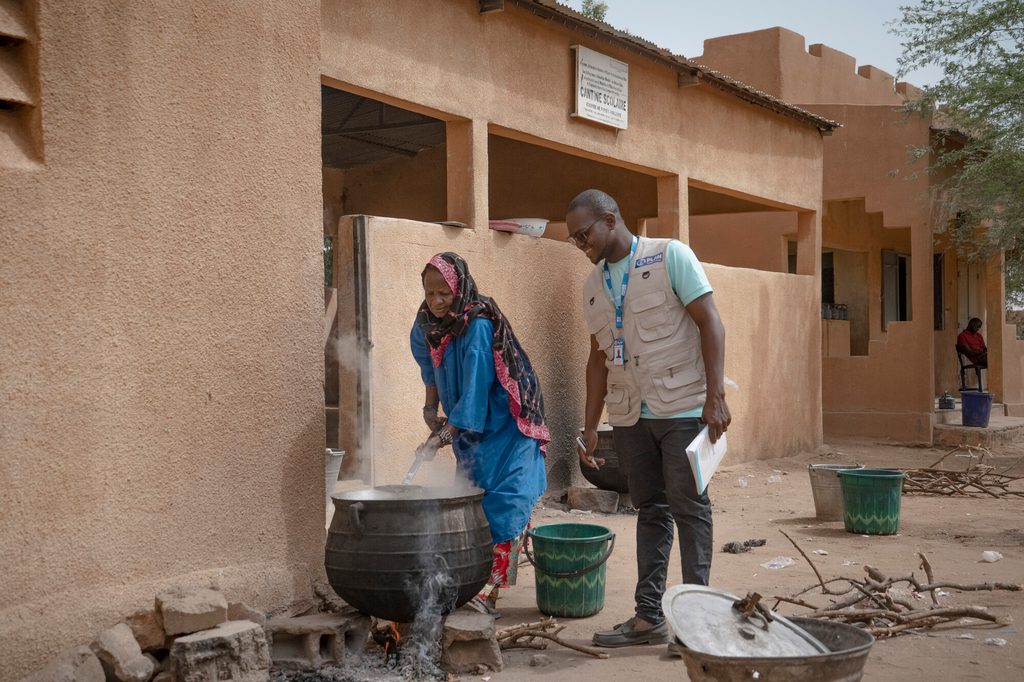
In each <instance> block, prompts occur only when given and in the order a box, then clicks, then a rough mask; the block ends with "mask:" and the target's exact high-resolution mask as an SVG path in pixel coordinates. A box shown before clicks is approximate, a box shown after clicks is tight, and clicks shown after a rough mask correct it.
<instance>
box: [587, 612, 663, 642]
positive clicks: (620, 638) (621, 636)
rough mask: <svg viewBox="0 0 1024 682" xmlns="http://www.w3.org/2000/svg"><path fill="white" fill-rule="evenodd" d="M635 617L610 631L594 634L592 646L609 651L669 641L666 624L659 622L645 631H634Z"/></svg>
mask: <svg viewBox="0 0 1024 682" xmlns="http://www.w3.org/2000/svg"><path fill="white" fill-rule="evenodd" d="M635 625H636V616H633V617H632V618H630V619H629V620H627V621H626V622H625V623H619V624H618V625H616V626H615V627H614V628H612V629H611V630H605V631H604V632H595V633H594V640H593V642H594V645H595V646H603V647H607V648H609V649H616V648H618V647H623V646H634V645H636V644H665V643H666V642H668V640H669V634H668V623H667V622H665V621H661V622H660V623H659V624H657V625H655V626H654V627H652V628H649V629H647V630H635V629H634V626H635Z"/></svg>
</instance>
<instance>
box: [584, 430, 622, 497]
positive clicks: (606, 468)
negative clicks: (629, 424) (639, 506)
mask: <svg viewBox="0 0 1024 682" xmlns="http://www.w3.org/2000/svg"><path fill="white" fill-rule="evenodd" d="M580 433H581V434H582V433H583V429H580ZM594 457H596V458H597V459H603V460H604V464H602V465H601V468H600V469H591V468H590V467H588V466H584V465H583V464H582V462H581V463H580V471H581V472H583V478H585V479H587V480H588V481H590V483H591V484H592V485H594V486H595V487H598V488H600V489H601V490H613V491H615V492H617V493H623V494H626V493H629V481H628V480H627V479H626V472H625V471H623V470H622V469H620V468H619V456H618V454H616V452H615V444H614V443H612V427H611V426H609V425H608V424H601V425H600V426H598V427H597V450H596V451H595V452H594Z"/></svg>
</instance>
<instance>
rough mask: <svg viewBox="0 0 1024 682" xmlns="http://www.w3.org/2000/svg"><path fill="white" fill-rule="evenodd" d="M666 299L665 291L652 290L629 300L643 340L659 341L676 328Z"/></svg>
mask: <svg viewBox="0 0 1024 682" xmlns="http://www.w3.org/2000/svg"><path fill="white" fill-rule="evenodd" d="M666 300H667V296H666V294H665V292H664V291H652V292H650V293H647V294H644V295H643V296H638V297H637V298H635V299H633V300H632V301H630V302H629V311H630V313H631V314H632V315H633V319H634V321H635V322H636V331H637V334H639V336H640V338H641V340H643V341H657V340H658V339H663V338H665V337H666V336H669V335H670V334H672V332H674V331H675V330H676V326H677V325H676V324H673V323H672V319H673V316H670V315H669V310H668V308H667V306H666V305H665V302H666ZM676 321H677V322H678V318H677V320H676Z"/></svg>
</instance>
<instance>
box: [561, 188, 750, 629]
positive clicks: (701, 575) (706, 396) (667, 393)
mask: <svg viewBox="0 0 1024 682" xmlns="http://www.w3.org/2000/svg"><path fill="white" fill-rule="evenodd" d="M566 224H567V226H568V229H569V241H570V242H572V243H573V244H575V245H576V246H577V247H578V248H579V249H580V250H581V251H583V252H584V253H585V254H586V256H587V258H589V259H590V262H591V263H593V264H594V269H593V270H592V271H591V273H590V275H589V277H588V278H587V280H586V282H585V283H584V285H583V312H584V317H585V318H586V322H587V328H588V329H589V331H590V356H589V359H588V360H587V404H586V415H585V427H584V435H583V438H584V442H585V443H586V451H585V452H584V451H582V449H581V450H580V453H579V454H580V459H581V461H582V462H583V465H584V466H588V467H591V468H593V467H595V466H598V465H600V464H602V463H603V462H602V461H601V460H596V461H595V459H594V449H595V448H596V447H597V427H598V422H599V421H600V419H601V414H602V411H603V409H604V408H607V411H608V422H609V423H610V424H611V425H612V427H613V440H614V443H615V451H616V453H617V454H618V456H619V462H620V463H621V466H622V467H623V468H624V470H625V472H626V475H627V477H628V478H629V493H630V497H631V499H632V501H633V504H634V505H635V506H636V507H637V509H638V515H637V523H636V544H637V548H636V555H637V575H638V580H637V586H636V614H635V615H634V616H633V617H632V618H630V619H629V620H627V621H626V622H624V623H620V624H619V625H616V626H615V627H614V628H613V629H611V630H608V631H605V632H598V633H595V634H594V644H596V645H598V646H605V647H622V646H631V645H634V644H658V643H664V642H667V641H669V631H668V625H667V624H666V623H665V616H664V614H663V613H662V610H661V597H662V594H663V593H664V592H665V583H666V579H667V575H666V574H667V571H668V562H669V555H670V553H671V551H672V542H673V521H674V522H675V526H677V527H678V529H679V545H680V553H681V557H682V565H683V582H684V583H694V584H700V585H707V584H708V576H709V573H710V570H711V553H712V523H711V503H710V501H709V499H708V496H707V492H706V491H705V492H704V493H698V492H697V489H696V485H695V483H694V479H693V473H692V471H691V470H690V464H689V460H688V459H687V457H686V446H687V445H689V443H690V442H691V441H692V440H693V439H694V437H696V436H697V434H698V433H700V430H701V429H702V428H703V426H704V425H705V424H706V425H707V426H708V431H709V435H710V437H711V440H712V442H714V441H716V440H718V438H720V437H721V435H722V434H723V433H724V432H725V430H726V429H727V428H728V426H729V422H730V421H731V417H730V415H729V407H728V406H727V405H726V402H725V386H724V377H725V374H724V365H725V329H724V328H723V327H722V321H721V319H720V318H719V316H718V309H717V308H716V307H715V303H714V300H713V298H712V292H711V285H710V284H709V283H708V279H707V276H706V275H705V274H704V269H703V267H701V264H700V262H699V261H698V260H697V257H696V256H695V255H694V253H693V251H692V250H691V249H690V248H689V247H688V246H686V245H685V244H683V243H681V242H679V241H676V240H673V239H648V238H646V237H639V238H638V237H635V236H633V234H632V233H631V232H630V231H629V228H627V227H626V224H625V223H624V222H623V221H622V215H621V214H620V212H619V207H618V204H616V203H615V200H614V199H612V198H611V197H610V196H608V195H607V194H605V193H604V192H602V191H600V190H596V189H588V190H586V191H585V192H582V193H581V194H579V195H578V196H577V197H576V198H575V199H573V200H572V203H570V204H569V210H568V213H567V215H566Z"/></svg>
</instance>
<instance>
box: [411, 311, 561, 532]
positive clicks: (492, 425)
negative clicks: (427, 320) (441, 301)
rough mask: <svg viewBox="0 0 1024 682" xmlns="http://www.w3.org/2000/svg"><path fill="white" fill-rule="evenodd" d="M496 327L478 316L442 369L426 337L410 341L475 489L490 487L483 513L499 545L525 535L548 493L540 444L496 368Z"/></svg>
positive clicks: (415, 334) (417, 333) (415, 333)
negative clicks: (520, 421)
mask: <svg viewBox="0 0 1024 682" xmlns="http://www.w3.org/2000/svg"><path fill="white" fill-rule="evenodd" d="M493 337H494V326H493V325H492V324H491V321H490V320H488V319H487V318H484V317H477V318H475V319H474V320H473V321H472V322H470V324H469V328H468V329H467V330H466V333H465V334H463V335H462V336H457V337H454V338H453V339H452V341H451V343H449V344H448V347H447V348H445V350H444V356H443V358H442V360H441V365H440V366H439V367H434V366H433V363H431V360H430V350H429V349H428V348H427V342H426V339H425V338H424V336H423V331H422V330H421V329H420V327H419V325H418V324H413V326H412V332H411V333H410V334H409V341H410V344H411V346H412V354H413V357H414V358H416V362H417V364H419V366H420V375H421V376H422V377H423V383H424V384H426V385H427V386H437V393H438V396H439V397H440V399H441V406H442V407H443V408H444V413H445V415H447V417H448V421H449V423H451V424H452V426H455V427H456V428H458V429H459V430H460V431H459V435H458V437H457V438H456V439H455V442H454V443H452V447H453V448H454V450H455V458H456V460H457V461H458V463H459V466H460V467H461V468H462V470H463V471H464V472H465V473H466V475H467V476H468V477H469V479H470V480H471V481H472V482H473V484H474V485H477V486H479V487H480V488H483V490H484V499H483V507H484V514H486V515H487V521H488V523H489V524H490V526H491V539H492V540H493V542H494V543H495V544H498V543H499V542H505V541H507V540H511V539H513V538H515V537H516V536H518V535H519V534H520V533H522V532H523V530H525V529H526V524H527V523H528V522H529V520H530V513H531V512H532V511H533V506H534V505H535V504H536V503H537V500H538V499H540V496H541V495H542V494H543V493H544V490H545V488H546V487H547V474H546V472H545V469H544V455H543V454H542V453H541V451H540V442H539V441H537V440H535V439H533V438H529V437H527V436H525V435H523V433H522V432H521V431H520V430H519V427H518V426H517V425H516V420H515V418H514V417H513V416H512V414H511V413H510V412H509V407H508V392H507V391H506V390H505V389H504V388H503V387H502V385H501V383H500V382H499V381H498V378H497V375H496V374H495V369H494V353H493V349H492V345H491V344H492V340H493Z"/></svg>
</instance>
